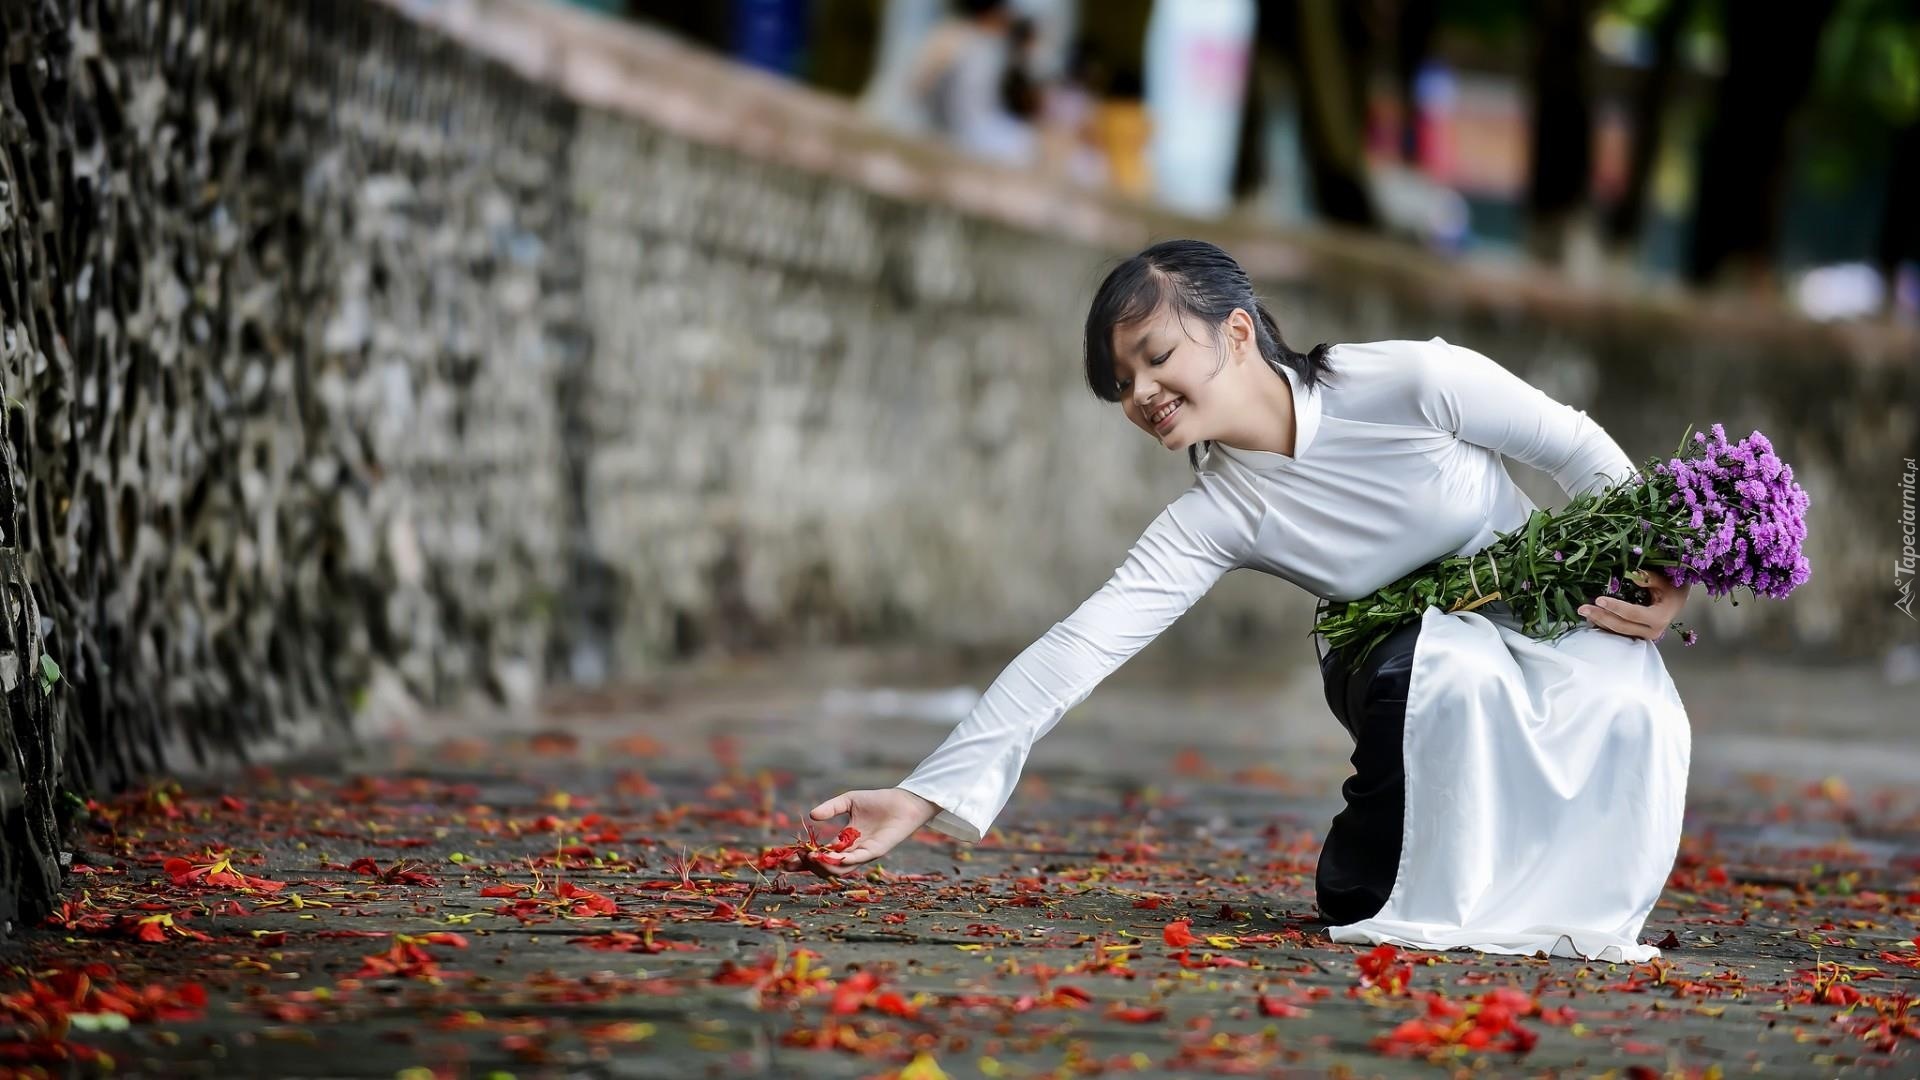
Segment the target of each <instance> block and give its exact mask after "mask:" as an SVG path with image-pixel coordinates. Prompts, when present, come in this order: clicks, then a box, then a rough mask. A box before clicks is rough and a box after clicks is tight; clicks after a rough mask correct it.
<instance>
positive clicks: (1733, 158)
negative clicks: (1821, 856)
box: [585, 0, 1920, 319]
mask: <svg viewBox="0 0 1920 1080" xmlns="http://www.w3.org/2000/svg"><path fill="white" fill-rule="evenodd" d="M585 6H589V7H593V8H597V9H599V10H602V11H606V12H611V13H616V14H618V15H620V16H622V17H625V18H629V19H633V20H636V21H640V22H643V23H645V24H647V25H650V26H656V27H660V28H663V29H666V30H668V31H670V32H672V33H673V34H675V35H676V36H678V37H680V38H681V39H683V40H686V41H689V42H693V43H697V44H699V45H700V46H702V47H704V48H708V49H712V50H713V51H715V52H716V53H718V54H722V55H726V56H728V57H731V58H733V59H734V60H736V61H737V62H739V63H741V64H746V65H752V66H754V67H757V68H760V69H763V70H767V71H771V72H774V73H777V74H779V75H780V76H782V77H785V78H789V79H792V80H794V81H795V82H796V83H801V84H805V85H808V86H812V87H817V88H820V89H822V90H826V91H828V92H831V93H834V94H837V95H843V96H845V97H846V98H847V99H848V100H850V101H855V102H857V103H858V105H859V107H860V109H861V110H862V111H864V112H865V113H867V114H868V115H870V116H872V117H874V118H875V119H876V120H878V121H880V122H882V123H884V124H886V125H888V126H890V127H892V128H894V129H896V130H899V131H903V132H911V133H915V134H920V135H924V136H927V137H931V138H938V139H942V140H945V141H946V142H948V143H950V144H951V145H952V146H954V147H955V148H957V149H959V150H960V151H962V152H963V153H966V154H969V155H973V156H976V157H979V158H982V159H985V160H991V161H996V162H1001V163H1004V164H1007V165H1009V166H1012V167H1016V168H1022V169H1032V170H1036V171H1039V172H1042V173H1045V174H1048V175H1051V176H1057V177H1059V178H1061V179H1063V180H1065V181H1067V182H1070V183H1074V184H1079V185H1085V186H1088V187H1098V188H1104V189H1109V190H1113V191H1117V192H1121V193H1124V194H1125V195H1127V196H1130V197H1133V198H1137V199H1141V200H1144V201H1149V202H1153V203H1156V204H1159V205H1162V206H1165V207H1168V208H1172V209H1175V210H1178V211H1181V212H1183V213H1189V214H1196V215H1204V216H1230V217H1233V218H1235V219H1237V220H1245V221H1249V222H1258V223H1265V224H1278V225H1296V224H1300V223H1305V222H1328V223H1337V224H1339V225H1343V226H1348V227H1352V228H1356V229H1363V230H1368V231H1373V232H1378V233H1382V234H1387V235H1391V236H1395V237H1400V238H1404V239H1405V240H1406V241H1407V242H1409V243H1411V244H1417V245H1419V246H1420V247H1422V248H1424V249H1426V250H1429V251H1432V252H1435V253H1437V254H1440V255H1442V256H1445V257H1448V258H1459V259H1467V260H1507V261H1512V260H1525V261H1528V262H1531V263H1537V264H1544V265H1548V266H1551V267H1554V268H1555V269H1556V270H1558V271H1560V272H1562V273H1565V274H1567V275H1570V276H1572V277H1574V278H1576V279H1579V280H1595V279H1604V280H1608V281H1613V282H1620V283H1626V284H1629V285H1645V286H1648V287H1658V286H1659V285H1661V284H1665V283H1685V284H1687V285H1691V286H1695V287H1709V288H1732V289H1751V290H1759V291H1764V292H1777V293H1779V294H1781V295H1782V296H1783V297H1784V298H1785V299H1786V301H1787V302H1789V303H1791V304H1792V305H1793V306H1794V307H1795V308H1797V309H1798V310H1799V311H1802V312H1804V313H1805V314H1807V315H1808V316H1811V317H1813V318H1819V319H1844V318H1859V317H1872V316H1875V315H1882V314H1884V315H1889V316H1893V317H1898V318H1905V319H1913V318H1914V317H1915V316H1916V313H1917V312H1920V278H1916V271H1915V265H1916V261H1917V260H1920V223H1917V222H1920V216H1917V214H1920V212H1916V211H1915V209H1914V208H1913V205H1912V204H1913V202H1914V193H1915V192H1920V5H1916V4H1915V3H1913V2H1911V0H1805V2H1795V3H1791V4H1786V5H1772V4H1762V5H1756V4H1738V3H1722V2H1716V0H1538V2H1520V0H1355V2H1351V3H1334V2H1330V0H1322V2H1316V0H1258V2H1256V0H1158V2H1155V0H1116V2H1102V3H1079V2H1077V0H1006V2H1001V3H994V2H989V0H968V2H953V0H730V2H726V3H713V4H675V3H650V2H647V0H597V2H595V0H587V2H586V4H585Z"/></svg>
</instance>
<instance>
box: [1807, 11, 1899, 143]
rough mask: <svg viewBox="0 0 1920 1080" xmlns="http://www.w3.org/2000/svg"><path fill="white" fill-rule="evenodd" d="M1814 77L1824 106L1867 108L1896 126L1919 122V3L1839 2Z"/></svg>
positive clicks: (1817, 91)
mask: <svg viewBox="0 0 1920 1080" xmlns="http://www.w3.org/2000/svg"><path fill="white" fill-rule="evenodd" d="M1814 79H1815V81H1814V87H1813V92H1814V95H1815V99H1816V100H1818V101H1820V102H1822V103H1823V104H1831V105H1837V106H1841V107H1845V108H1859V109H1866V110H1870V111H1871V112H1872V113H1873V114H1874V115H1876V116H1877V117H1879V118H1880V119H1882V120H1884V121H1885V122H1886V123H1888V124H1892V125H1895V126H1900V125H1905V124H1911V123H1913V122H1914V121H1915V120H1920V3H1916V2H1914V0H1842V2H1841V4H1840V7H1839V9H1838V10H1837V11H1835V12H1834V16H1833V20H1832V21H1831V22H1830V23H1829V24H1828V25H1827V31H1826V33H1825V34H1824V35H1822V36H1821V39H1820V66H1819V68H1818V70H1817V71H1816V73H1815V76H1814Z"/></svg>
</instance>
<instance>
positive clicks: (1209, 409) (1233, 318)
mask: <svg viewBox="0 0 1920 1080" xmlns="http://www.w3.org/2000/svg"><path fill="white" fill-rule="evenodd" d="M1219 335H1220V336H1219V338H1218V339H1217V340H1216V339H1215V337H1214V336H1213V334H1211V333H1208V328H1207V327H1205V326H1203V325H1201V324H1200V323H1199V322H1198V321H1196V320H1194V319H1191V318H1187V319H1181V318H1179V317H1177V316H1176V314H1175V313H1174V312H1172V311H1171V310H1170V309H1169V308H1167V307H1165V306H1164V305H1163V306H1162V307H1161V309H1160V311H1158V312H1157V313H1155V314H1154V315H1153V316H1151V317H1149V318H1146V319H1142V320H1140V321H1139V322H1133V323H1124V324H1122V325H1120V326H1116V327H1114V330H1113V353H1114V360H1113V376H1114V379H1115V380H1116V381H1117V382H1118V383H1119V386H1120V406H1121V408H1122V409H1124V410H1125V411H1126V414H1127V419H1129V420H1131V421H1133V423H1134V426H1136V427H1138V428H1139V429H1140V430H1142V431H1144V432H1146V433H1147V434H1148V435H1151V436H1153V438H1154V439H1156V440H1157V441H1158V442H1159V443H1160V445H1161V446H1164V447H1166V448H1167V449H1169V450H1184V449H1186V448H1187V447H1189V446H1192V445H1193V444H1195V443H1198V442H1201V441H1204V440H1207V439H1214V438H1218V437H1219V433H1220V432H1222V431H1225V430H1227V429H1228V428H1229V427H1230V422H1231V421H1232V420H1233V419H1235V407H1236V405H1238V404H1242V403H1244V401H1245V399H1246V395H1245V394H1243V393H1239V392H1237V386H1236V384H1237V382H1238V380H1239V378H1240V377H1241V374H1242V372H1243V371H1244V370H1245V365H1244V364H1243V363H1241V361H1242V360H1244V358H1245V357H1246V355H1247V350H1248V349H1249V348H1254V347H1255V346H1254V338H1253V320H1252V319H1251V318H1250V317H1249V316H1248V315H1247V313H1246V312H1244V311H1241V310H1240V309H1239V308H1235V309H1234V310H1233V313H1232V314H1230V315H1229V316H1228V317H1227V321H1226V322H1224V323H1222V324H1221V325H1220V328H1219ZM1223 353H1224V355H1223ZM1223 361H1224V362H1223Z"/></svg>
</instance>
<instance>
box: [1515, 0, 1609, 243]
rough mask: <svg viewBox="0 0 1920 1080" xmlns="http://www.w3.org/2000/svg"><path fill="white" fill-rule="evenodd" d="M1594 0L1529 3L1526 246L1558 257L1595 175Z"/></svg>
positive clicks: (1585, 200) (1583, 206) (1585, 205)
mask: <svg viewBox="0 0 1920 1080" xmlns="http://www.w3.org/2000/svg"><path fill="white" fill-rule="evenodd" d="M1592 14H1593V5H1592V0H1539V2H1537V3H1536V4H1535V5H1534V7H1533V58H1532V64H1533V70H1532V82H1533V138H1532V146H1533V159H1532V163H1531V165H1530V166H1529V168H1528V176H1527V246H1528V248H1529V249H1530V250H1531V251H1532V252H1533V254H1534V256H1535V257H1537V258H1539V259H1541V260H1543V261H1546V262H1550V263H1559V262H1560V261H1562V259H1563V258H1564V257H1565V256H1566V253H1567V246H1568V245H1567V239H1568V233H1569V231H1570V229H1571V228H1572V226H1573V224H1574V222H1575V219H1576V217H1577V216H1578V215H1579V213H1580V212H1581V211H1583V210H1585V209H1586V207H1587V187H1588V178H1589V177H1591V176H1592V174H1593V92H1592V82H1593V79H1592V75H1593V59H1592V58H1593V47H1592V45H1591V44H1589V43H1588V40H1587V35H1588V27H1589V26H1590V25H1591V24H1592Z"/></svg>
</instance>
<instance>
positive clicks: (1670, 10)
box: [1606, 0, 1695, 252]
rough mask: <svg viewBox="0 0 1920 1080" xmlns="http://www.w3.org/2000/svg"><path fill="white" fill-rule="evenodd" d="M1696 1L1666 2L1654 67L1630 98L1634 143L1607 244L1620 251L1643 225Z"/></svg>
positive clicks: (1655, 36)
mask: <svg viewBox="0 0 1920 1080" xmlns="http://www.w3.org/2000/svg"><path fill="white" fill-rule="evenodd" d="M1694 4H1695V0H1667V6H1666V7H1665V8H1664V9H1662V10H1661V12H1660V17H1659V19H1657V20H1656V21H1655V22H1654V25H1653V67H1652V68H1651V69H1650V70H1648V72H1647V74H1646V77H1645V78H1642V79H1641V80H1640V85H1639V86H1638V87H1636V88H1635V89H1634V95H1633V145H1632V147H1631V149H1630V151H1629V155H1628V159H1627V183H1626V190H1624V191H1622V192H1621V193H1620V201H1619V202H1617V203H1615V204H1614V206H1613V210H1612V212H1611V213H1609V214H1608V215H1607V228H1606V233H1607V245H1608V246H1609V247H1611V248H1613V249H1614V250H1615V252H1624V251H1626V250H1627V249H1630V248H1632V247H1633V245H1634V244H1635V243H1636V242H1638V241H1639V239H1640V229H1641V227H1642V226H1643V225H1644V224H1645V223H1646V217H1647V188H1648V185H1649V184H1650V183H1651V181H1652V178H1653V165H1654V162H1655V161H1657V160H1658V159H1659V156H1660V136H1661V132H1662V129H1663V126H1664V125H1663V121H1664V120H1665V118H1666V105H1667V98H1668V97H1669V96H1670V95H1671V94H1672V92H1673V82H1674V75H1675V73H1676V72H1678V71H1679V70H1680V31H1681V29H1682V28H1683V27H1685V26H1686V23H1687V19H1688V18H1689V17H1690V16H1692V14H1693V11H1694Z"/></svg>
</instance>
